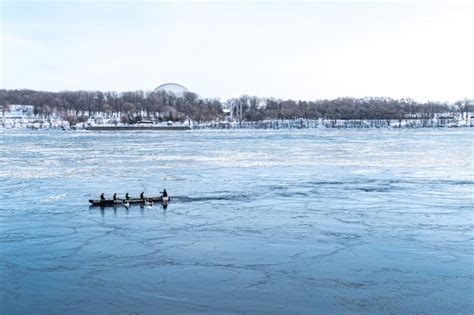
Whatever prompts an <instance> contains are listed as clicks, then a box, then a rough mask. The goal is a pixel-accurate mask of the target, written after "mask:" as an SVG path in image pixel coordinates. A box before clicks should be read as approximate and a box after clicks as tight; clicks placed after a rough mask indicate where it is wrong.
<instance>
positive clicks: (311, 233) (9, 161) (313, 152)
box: [0, 128, 474, 315]
mask: <svg viewBox="0 0 474 315" xmlns="http://www.w3.org/2000/svg"><path fill="white" fill-rule="evenodd" d="M473 139H474V129H471V128H462V129H423V130H421V129H419V130H387V129H384V130H379V129H372V130H315V129H311V130H276V131H275V130H272V131H264V130H261V131H259V130H232V131H216V130H213V131H206V130H198V131H179V132H166V131H163V132H151V133H150V132H123V133H120V132H110V133H108V132H88V131H82V132H79V131H78V132H47V131H20V130H3V131H0V199H1V200H2V202H1V203H0V313H1V314H2V315H3V314H130V313H133V314H156V313H159V314H163V313H172V314H174V313H178V314H196V313H203V314H216V313H217V314H222V313H225V314H242V313H249V314H261V313H268V314H315V313H320V314H347V313H368V314H389V313H395V314H411V313H413V314H420V313H425V314H433V313H461V314H462V313H466V314H468V313H471V314H472V313H474V302H473V301H474V299H473V297H474V267H473V266H474V246H473V245H474V244H473V243H474V242H473V240H474V232H473V227H474V219H473V213H474V161H473V159H474V153H473V150H474V149H473V148H474V142H473V141H474V140H473ZM163 188H166V189H167V191H168V193H169V194H170V196H171V198H172V200H171V203H170V204H169V206H168V207H167V209H163V208H162V207H161V206H160V205H154V206H153V207H149V206H146V207H140V206H131V207H130V208H129V209H126V208H124V207H117V208H105V209H100V208H89V204H88V199H90V198H98V197H99V194H100V193H102V192H104V193H105V195H106V197H111V196H112V194H113V193H114V192H116V193H118V194H119V196H123V195H124V194H125V193H126V192H129V193H130V195H132V196H138V194H139V193H140V192H141V191H144V192H145V195H149V196H151V195H158V194H159V191H161V190H162V189H163Z"/></svg>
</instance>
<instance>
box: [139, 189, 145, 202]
mask: <svg viewBox="0 0 474 315" xmlns="http://www.w3.org/2000/svg"><path fill="white" fill-rule="evenodd" d="M140 199H141V200H145V193H144V192H143V191H142V193H141V194H140Z"/></svg>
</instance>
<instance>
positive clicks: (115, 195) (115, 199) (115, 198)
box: [113, 193, 117, 201]
mask: <svg viewBox="0 0 474 315" xmlns="http://www.w3.org/2000/svg"><path fill="white" fill-rule="evenodd" d="M113 198H114V201H117V193H114V197H113Z"/></svg>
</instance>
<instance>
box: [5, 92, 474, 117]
mask: <svg viewBox="0 0 474 315" xmlns="http://www.w3.org/2000/svg"><path fill="white" fill-rule="evenodd" d="M10 104H24V105H33V106H34V112H35V114H36V115H42V116H45V117H48V116H50V115H51V114H53V113H58V114H60V115H61V116H63V117H65V118H68V119H70V120H76V121H78V120H79V121H81V120H82V121H84V120H86V119H87V118H88V116H94V115H96V114H97V113H110V114H113V113H120V114H121V115H123V116H122V118H124V119H123V121H124V122H126V121H127V120H128V119H129V118H131V117H136V116H137V115H145V116H146V117H148V118H152V119H153V118H155V119H160V120H172V121H184V120H186V119H190V120H193V121H195V122H198V123H199V122H206V121H212V120H220V119H223V118H224V117H225V115H226V112H227V113H228V111H224V109H229V110H230V111H231V114H232V116H233V117H235V118H237V119H240V120H246V121H260V120H266V119H294V118H305V119H319V118H323V119H331V120H336V119H354V120H360V119H387V120H388V119H398V120H401V119H412V118H418V119H429V118H433V117H434V116H435V114H439V113H453V112H458V113H461V115H465V114H466V113H469V112H474V100H468V99H464V100H461V101H458V102H456V103H454V104H448V103H441V102H424V103H420V102H416V101H414V100H412V99H409V98H408V99H392V98H388V97H367V98H352V97H343V98H337V99H332V100H314V101H301V100H298V101H296V100H282V99H275V98H262V97H256V96H248V95H243V96H241V97H239V98H232V99H229V100H227V101H225V102H222V101H220V100H219V99H207V98H200V97H199V96H198V95H197V94H196V93H192V92H185V93H184V94H183V95H180V96H177V95H175V94H173V93H168V92H166V91H158V92H148V91H131V92H122V93H117V92H102V91H63V92H45V91H34V90H5V89H3V90H0V107H1V108H0V111H1V110H8V105H10Z"/></svg>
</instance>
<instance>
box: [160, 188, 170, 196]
mask: <svg viewBox="0 0 474 315" xmlns="http://www.w3.org/2000/svg"><path fill="white" fill-rule="evenodd" d="M161 194H162V195H161V196H162V197H168V192H167V191H166V189H163V192H162V193H161Z"/></svg>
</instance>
